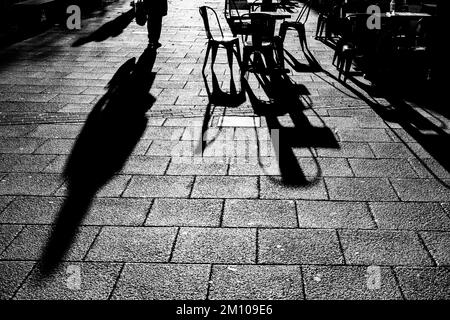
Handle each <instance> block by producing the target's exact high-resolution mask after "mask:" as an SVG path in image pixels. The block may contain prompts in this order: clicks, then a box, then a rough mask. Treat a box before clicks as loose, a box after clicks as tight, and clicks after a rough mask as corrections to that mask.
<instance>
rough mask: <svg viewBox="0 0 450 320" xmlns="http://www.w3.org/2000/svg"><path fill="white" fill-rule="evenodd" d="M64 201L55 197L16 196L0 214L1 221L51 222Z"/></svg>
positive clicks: (24, 222)
mask: <svg viewBox="0 0 450 320" xmlns="http://www.w3.org/2000/svg"><path fill="white" fill-rule="evenodd" d="M63 202H64V199H63V198H56V197H17V198H16V199H15V200H14V201H13V202H12V203H11V204H10V205H9V206H8V208H7V209H6V210H5V211H4V212H3V213H2V214H0V222H1V223H13V224H52V223H54V221H55V219H56V217H57V214H58V212H59V210H60V208H61V206H62V204H63Z"/></svg>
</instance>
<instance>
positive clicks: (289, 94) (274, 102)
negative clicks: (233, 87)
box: [244, 73, 340, 187]
mask: <svg viewBox="0 0 450 320" xmlns="http://www.w3.org/2000/svg"><path fill="white" fill-rule="evenodd" d="M256 77H257V79H258V82H259V83H260V85H261V87H262V88H263V90H264V92H265V94H266V95H267V97H268V98H269V101H261V100H260V99H259V98H258V97H257V96H256V95H255V93H254V92H253V90H252V88H251V86H250V84H249V82H248V81H247V80H246V79H245V78H244V79H245V80H244V86H245V88H246V91H247V94H248V95H249V98H250V103H251V105H252V107H253V109H254V112H255V113H256V114H257V115H260V116H264V117H265V120H266V123H267V126H268V128H269V130H270V133H271V136H272V144H273V147H274V149H275V150H276V157H277V161H278V165H279V168H280V173H281V179H282V183H283V184H285V185H288V186H293V187H309V186H312V185H315V184H316V183H318V182H319V181H320V178H321V176H322V169H321V167H320V164H319V163H318V161H317V159H316V157H315V155H314V153H313V152H312V149H313V148H316V147H317V148H318V147H320V148H330V149H339V148H340V146H339V143H338V141H337V140H336V137H335V136H334V134H333V132H332V131H331V129H330V128H328V127H327V126H326V125H325V123H323V122H322V123H323V126H322V127H316V126H314V125H313V124H311V122H310V121H309V119H308V117H307V116H306V115H305V114H304V113H303V111H304V110H305V109H308V108H311V107H312V102H311V100H310V99H309V97H308V96H309V91H308V89H307V88H306V87H305V86H304V85H301V84H295V83H293V82H292V80H291V79H290V78H289V77H288V76H287V75H286V74H284V73H281V74H273V75H271V76H266V75H258V74H256ZM311 109H312V108H311ZM312 110H313V109H312ZM282 115H289V117H290V119H291V120H292V123H293V124H294V127H285V126H283V125H282V124H281V122H280V121H279V119H278V117H279V116H282ZM317 117H318V118H319V119H320V116H318V115H317ZM275 132H277V138H276V139H273V137H274V133H275ZM258 144H259V142H258ZM299 148H308V149H309V150H310V151H311V155H312V157H313V160H314V162H315V165H316V169H317V170H316V174H315V176H313V177H311V176H310V175H309V176H306V175H305V174H304V172H303V170H302V168H301V166H300V164H299V161H298V159H297V156H296V155H295V153H294V149H299ZM258 152H259V151H258ZM269 179H271V180H274V181H276V182H279V181H278V180H277V179H275V178H274V177H272V176H269Z"/></svg>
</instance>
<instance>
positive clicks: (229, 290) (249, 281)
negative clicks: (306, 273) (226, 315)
mask: <svg viewBox="0 0 450 320" xmlns="http://www.w3.org/2000/svg"><path fill="white" fill-rule="evenodd" d="M208 298H209V299H211V300H247V299H249V300H286V299H288V300H301V299H303V298H304V297H303V284H302V273H301V269H300V267H299V266H261V265H228V266H226V265H215V266H213V270H212V280H211V288H210V290H209V297H208Z"/></svg>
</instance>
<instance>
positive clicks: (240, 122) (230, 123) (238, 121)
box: [217, 116, 260, 127]
mask: <svg viewBox="0 0 450 320" xmlns="http://www.w3.org/2000/svg"><path fill="white" fill-rule="evenodd" d="M217 121H218V124H219V126H221V127H259V125H260V123H259V118H255V117H231V116H225V117H219V118H218V120H217Z"/></svg>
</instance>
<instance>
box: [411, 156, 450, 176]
mask: <svg viewBox="0 0 450 320" xmlns="http://www.w3.org/2000/svg"><path fill="white" fill-rule="evenodd" d="M409 162H410V163H411V165H412V166H413V168H414V170H416V172H417V173H418V175H419V177H421V178H433V175H432V174H431V173H430V171H431V172H432V173H433V174H434V175H436V176H437V177H438V178H440V179H450V172H449V171H448V170H447V169H446V168H445V167H444V166H443V165H442V164H440V163H439V162H438V161H436V160H434V159H421V160H420V161H419V160H418V159H409ZM405 178H406V177H405Z"/></svg>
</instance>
